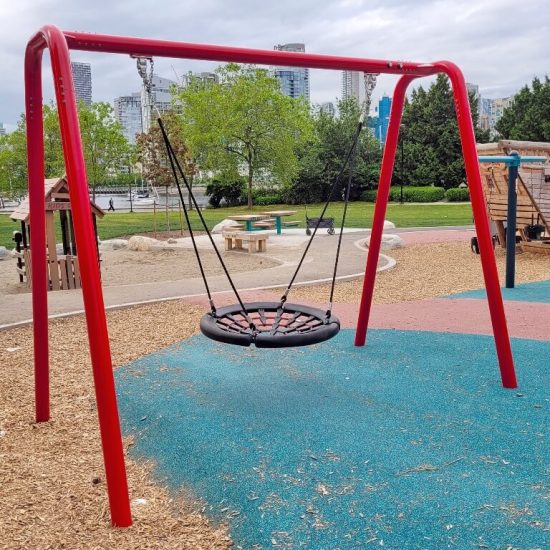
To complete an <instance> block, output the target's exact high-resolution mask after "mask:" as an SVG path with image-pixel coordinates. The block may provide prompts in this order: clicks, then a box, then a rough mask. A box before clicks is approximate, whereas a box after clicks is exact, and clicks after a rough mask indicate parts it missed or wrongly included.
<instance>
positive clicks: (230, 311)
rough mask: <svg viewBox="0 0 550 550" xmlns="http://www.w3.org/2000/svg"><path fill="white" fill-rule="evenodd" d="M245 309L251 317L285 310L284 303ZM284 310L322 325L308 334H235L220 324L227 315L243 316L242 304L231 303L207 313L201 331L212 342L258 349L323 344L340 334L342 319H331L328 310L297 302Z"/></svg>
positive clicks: (248, 331) (247, 331)
mask: <svg viewBox="0 0 550 550" xmlns="http://www.w3.org/2000/svg"><path fill="white" fill-rule="evenodd" d="M244 306H245V309H246V312H247V314H249V315H251V314H254V313H255V312H258V311H259V310H263V311H264V313H273V312H277V311H278V310H279V309H280V308H281V302H249V303H245V304H244ZM283 309H284V311H285V312H286V313H289V314H294V313H298V312H299V313H300V314H303V315H305V316H311V317H312V318H313V319H315V320H318V321H322V323H321V324H319V325H317V326H315V327H314V328H312V329H310V330H307V331H304V332H297V331H295V332H278V331H276V332H271V331H253V330H252V329H250V328H248V329H245V330H244V331H243V332H234V331H230V330H228V329H227V328H223V327H224V325H223V324H221V323H220V322H219V321H220V320H221V319H223V318H224V317H226V316H227V315H234V314H242V311H243V309H242V308H241V306H240V304H231V305H229V306H224V307H222V308H219V309H218V310H217V311H216V314H215V315H214V314H213V313H211V312H209V313H207V314H205V315H204V316H203V317H202V319H201V322H200V329H201V332H202V333H203V334H204V336H206V337H207V338H210V339H211V340H215V341H217V342H221V343H224V344H233V345H239V346H245V347H249V346H251V345H255V346H256V347H257V348H291V347H301V346H309V345H313V344H319V343H321V342H325V341H326V340H329V339H330V338H333V337H334V336H336V335H337V334H338V332H339V331H340V321H339V319H338V318H337V317H335V316H334V315H332V313H331V314H330V315H329V316H328V317H327V312H326V311H325V310H322V309H318V308H314V307H311V306H306V305H303V304H295V303H285V304H284V306H283Z"/></svg>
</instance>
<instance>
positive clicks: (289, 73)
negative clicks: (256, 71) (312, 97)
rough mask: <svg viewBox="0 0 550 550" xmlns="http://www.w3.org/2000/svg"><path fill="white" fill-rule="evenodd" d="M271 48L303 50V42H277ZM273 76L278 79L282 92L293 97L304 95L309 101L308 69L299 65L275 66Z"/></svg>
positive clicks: (291, 50) (287, 50) (285, 50)
mask: <svg viewBox="0 0 550 550" xmlns="http://www.w3.org/2000/svg"><path fill="white" fill-rule="evenodd" d="M273 49H275V50H278V51H281V52H305V51H306V47H305V44H300V43H292V44H279V45H277V46H274V47H273ZM273 74H274V75H275V78H277V79H278V80H279V83H280V85H281V91H282V92H283V94H285V95H287V96H289V97H292V98H294V99H296V98H298V97H305V98H306V99H307V101H308V103H309V69H305V68H304V69H303V68H300V67H275V68H274V69H273Z"/></svg>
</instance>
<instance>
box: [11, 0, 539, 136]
mask: <svg viewBox="0 0 550 550" xmlns="http://www.w3.org/2000/svg"><path fill="white" fill-rule="evenodd" d="M0 22H1V27H2V32H1V33H0V53H1V56H0V82H1V84H0V122H3V123H4V126H5V127H6V128H7V129H8V130H12V129H13V127H14V125H15V123H16V121H17V119H18V118H19V115H20V113H21V112H22V111H23V108H24V98H23V93H24V92H23V53H24V50H25V45H26V43H27V40H28V39H29V37H30V36H31V35H32V34H34V32H36V31H37V30H38V29H39V28H40V27H41V26H42V25H44V24H54V25H57V26H58V27H60V28H61V29H63V30H70V31H72V30H75V31H85V32H96V33H102V34H114V35H131V36H139V37H151V38H160V39H167V40H180V41H185V42H200V43H209V44H222V45H232V46H244V47H252V48H265V49H272V48H273V46H274V45H275V44H283V43H286V42H304V43H305V44H306V51H307V52H311V53H322V54H335V55H349V56H358V57H370V58H381V59H396V60H399V59H405V60H411V61H435V60H439V59H449V60H451V61H454V62H455V63H457V64H458V65H459V66H460V67H461V68H462V70H463V71H464V73H465V75H466V79H467V80H468V81H469V82H473V83H476V84H478V85H479V87H480V90H481V94H482V95H483V96H485V97H493V98H494V97H506V96H508V95H510V94H513V93H514V92H516V91H517V90H518V89H519V88H520V87H521V86H523V85H524V84H526V83H530V82H531V81H532V79H533V77H534V76H539V77H541V78H542V77H544V76H545V75H546V74H550V48H549V47H548V45H549V43H550V2H549V0H439V1H435V0H278V1H276V2H262V1H261V0H226V1H223V0H158V1H151V0H125V1H120V0H118V1H117V0H92V1H90V0H86V1H84V0H65V1H63V2H62V1H61V0H0ZM72 59H73V60H75V61H86V62H90V63H91V64H92V86H93V100H94V101H110V102H112V100H113V98H115V97H117V96H119V95H125V94H129V93H131V92H133V91H137V90H138V89H139V86H140V79H139V77H138V75H137V71H136V69H135V62H134V61H133V60H130V59H129V58H128V57H126V56H120V55H106V54H90V53H86V52H74V53H73V54H72ZM213 66H214V65H212V64H209V63H206V62H191V61H189V62H187V61H184V60H173V61H169V60H160V59H159V60H158V61H157V62H156V68H157V70H156V71H155V72H156V73H157V74H159V75H160V76H164V77H167V78H174V73H177V74H181V73H183V72H187V71H189V70H193V71H196V70H209V69H211V68H213ZM45 67H46V70H45V71H44V75H45V78H44V98H45V100H49V99H50V98H51V97H52V85H51V78H50V77H49V74H50V70H49V58H48V56H47V55H46V56H45ZM394 82H395V79H394V78H393V77H381V78H380V79H379V83H378V86H377V89H376V91H375V98H377V97H379V96H381V95H382V94H384V93H387V94H389V95H391V92H392V88H393V84H394ZM426 84H429V82H426ZM340 88H341V74H340V73H339V72H336V71H312V73H311V99H312V101H313V102H316V103H317V102H324V101H333V100H334V99H335V98H336V97H338V96H340Z"/></svg>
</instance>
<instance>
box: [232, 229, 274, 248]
mask: <svg viewBox="0 0 550 550" xmlns="http://www.w3.org/2000/svg"><path fill="white" fill-rule="evenodd" d="M268 237H269V235H265V234H263V235H262V234H261V233H255V232H250V231H224V232H223V238H224V241H225V250H233V249H237V250H242V249H243V244H244V243H247V249H248V253H249V254H250V253H252V252H265V251H266V250H267V239H268Z"/></svg>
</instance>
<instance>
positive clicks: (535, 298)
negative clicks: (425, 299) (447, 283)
mask: <svg viewBox="0 0 550 550" xmlns="http://www.w3.org/2000/svg"><path fill="white" fill-rule="evenodd" d="M502 297H503V298H504V300H509V301H512V302H541V303H550V281H537V282H535V283H524V284H521V285H516V286H515V288H503V289H502ZM447 298H479V299H483V300H486V299H487V293H486V292H485V289H484V288H480V289H479V290H468V291H467V292H461V293H459V294H451V295H450V296H447Z"/></svg>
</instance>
